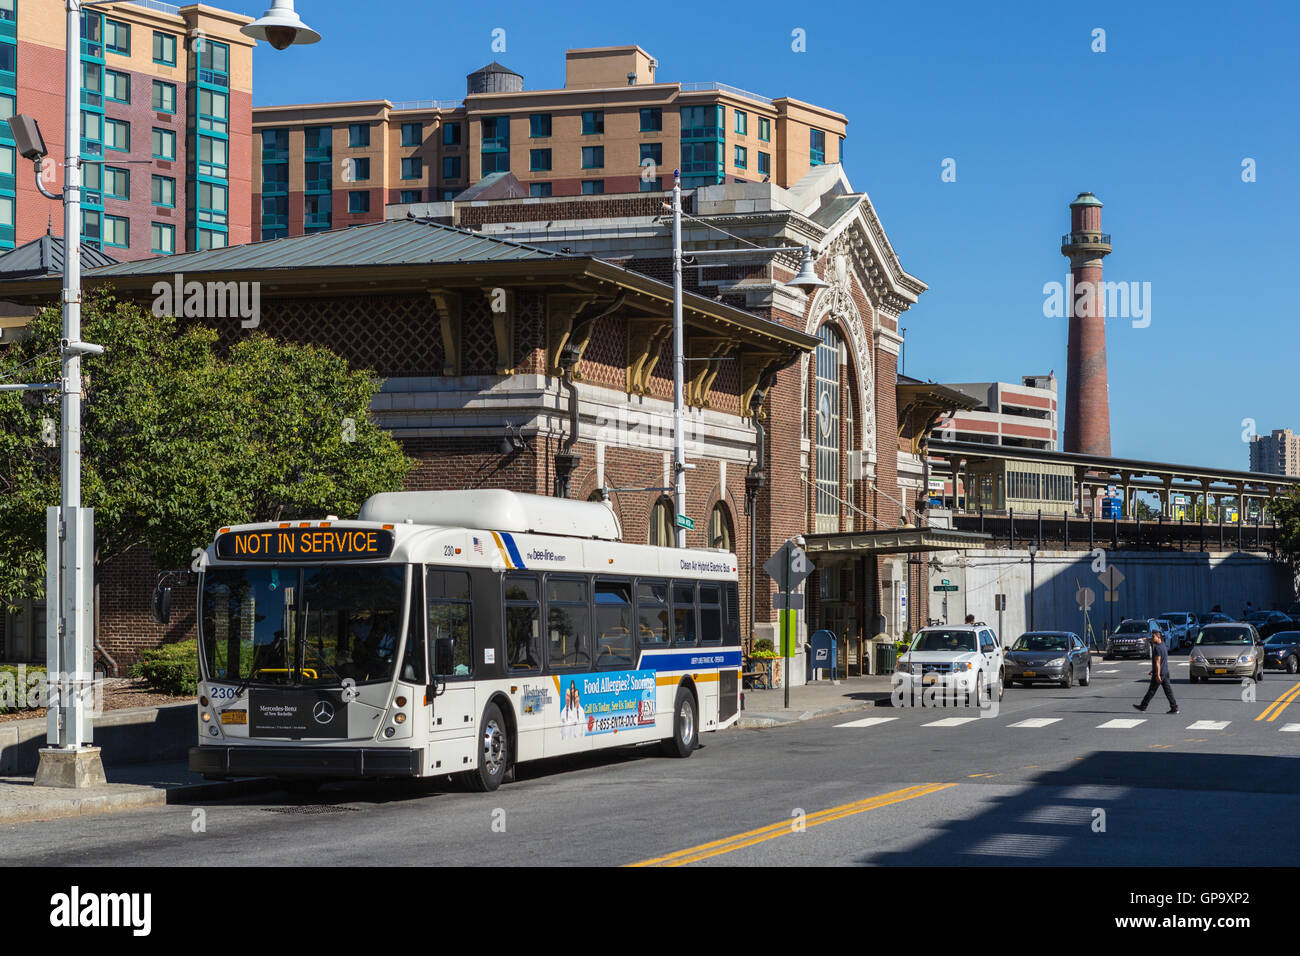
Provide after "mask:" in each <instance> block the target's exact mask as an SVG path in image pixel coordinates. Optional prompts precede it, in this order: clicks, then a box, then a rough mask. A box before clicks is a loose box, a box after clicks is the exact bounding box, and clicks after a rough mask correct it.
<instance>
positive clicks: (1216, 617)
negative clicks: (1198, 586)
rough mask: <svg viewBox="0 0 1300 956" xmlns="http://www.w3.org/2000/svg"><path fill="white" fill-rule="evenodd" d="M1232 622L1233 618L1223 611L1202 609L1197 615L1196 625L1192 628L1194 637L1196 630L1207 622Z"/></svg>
mask: <svg viewBox="0 0 1300 956" xmlns="http://www.w3.org/2000/svg"><path fill="white" fill-rule="evenodd" d="M1231 623H1232V618H1230V617H1229V616H1228V615H1226V614H1224V613H1223V612H1222V611H1202V612H1201V613H1200V614H1198V615H1196V627H1194V628H1192V631H1193V634H1192V637H1195V636H1196V634H1195V631H1197V630H1199V629H1200V628H1202V627H1205V625H1207V624H1231Z"/></svg>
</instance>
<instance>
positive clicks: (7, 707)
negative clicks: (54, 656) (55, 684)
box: [0, 664, 45, 714]
mask: <svg viewBox="0 0 1300 956" xmlns="http://www.w3.org/2000/svg"><path fill="white" fill-rule="evenodd" d="M44 695H45V668H44V667H41V666H40V665H33V664H27V665H24V666H23V669H22V671H21V672H19V670H18V667H17V665H14V664H5V665H3V666H0V714H12V713H14V712H16V711H19V710H25V709H29V708H33V707H43V706H45V696H44Z"/></svg>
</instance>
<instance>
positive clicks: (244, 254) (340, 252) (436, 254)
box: [86, 219, 575, 279]
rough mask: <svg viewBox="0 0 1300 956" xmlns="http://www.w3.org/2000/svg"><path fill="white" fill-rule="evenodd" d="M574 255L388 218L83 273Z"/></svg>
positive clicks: (318, 266) (236, 269) (238, 269)
mask: <svg viewBox="0 0 1300 956" xmlns="http://www.w3.org/2000/svg"><path fill="white" fill-rule="evenodd" d="M571 258H575V257H573V256H567V255H563V254H561V253H558V252H550V251H548V250H546V249H538V248H536V247H535V246H526V245H523V244H522V243H518V242H511V241H509V240H506V239H500V238H497V237H489V236H484V235H481V234H479V233H473V232H468V231H466V230H464V229H456V228H453V227H452V226H444V225H441V224H439V223H435V222H429V221H427V220H420V219H390V220H386V221H384V222H375V223H367V224H365V225H361V226H352V227H350V228H347V229H334V230H330V231H328V232H317V233H310V234H308V235H304V236H290V237H288V238H285V239H268V240H266V241H264V242H253V243H249V244H248V245H243V246H228V247H226V248H224V249H202V250H199V251H196V252H186V253H182V254H180V255H175V256H159V257H157V258H153V259H141V260H138V261H136V262H122V263H118V264H116V265H111V266H106V267H104V268H100V269H92V270H90V271H88V272H87V273H86V277H87V278H92V279H111V278H114V277H118V276H122V277H125V276H149V275H172V274H173V273H177V272H187V271H194V272H205V273H207V272H244V271H257V270H262V269H294V268H313V269H321V268H340V267H341V268H346V267H349V266H389V265H415V264H428V263H456V262H505V261H521V260H548V261H549V260H555V259H571Z"/></svg>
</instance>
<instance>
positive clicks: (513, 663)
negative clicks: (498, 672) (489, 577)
mask: <svg viewBox="0 0 1300 956" xmlns="http://www.w3.org/2000/svg"><path fill="white" fill-rule="evenodd" d="M538 597H539V595H538V588H537V575H535V574H507V575H506V577H505V608H506V666H507V667H509V668H510V669H511V670H512V671H521V670H522V671H537V670H541V667H542V632H541V610H540V607H541V605H540V602H539V601H538Z"/></svg>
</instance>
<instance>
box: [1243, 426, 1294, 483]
mask: <svg viewBox="0 0 1300 956" xmlns="http://www.w3.org/2000/svg"><path fill="white" fill-rule="evenodd" d="M1250 470H1251V471H1258V472H1264V473H1266V474H1270V475H1300V435H1297V434H1296V433H1295V432H1293V431H1291V429H1289V428H1275V429H1273V434H1271V435H1256V436H1255V437H1254V438H1252V439H1251V441H1250Z"/></svg>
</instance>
